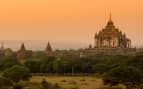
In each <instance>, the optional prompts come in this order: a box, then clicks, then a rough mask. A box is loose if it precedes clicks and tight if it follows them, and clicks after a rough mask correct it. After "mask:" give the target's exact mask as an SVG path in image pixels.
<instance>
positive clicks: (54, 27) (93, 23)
mask: <svg viewBox="0 0 143 89" xmlns="http://www.w3.org/2000/svg"><path fill="white" fill-rule="evenodd" d="M110 12H111V13H112V19H113V21H114V23H115V26H116V27H117V28H119V29H120V30H122V32H125V33H126V34H127V36H128V37H129V38H130V39H131V40H132V44H133V46H138V47H139V46H140V47H141V46H143V40H142V38H143V1H142V0H0V41H4V42H5V40H10V41H13V42H14V41H15V40H18V41H19V43H18V44H20V42H25V41H27V40H30V41H29V43H30V42H31V45H33V44H36V43H35V42H33V44H32V41H31V40H34V41H35V40H36V41H41V40H42V41H45V43H46V42H47V41H50V42H51V43H52V45H54V47H55V48H64V47H65V48H82V47H87V46H88V44H93V42H94V34H95V33H96V32H98V31H99V30H101V29H102V28H104V27H105V25H106V23H107V21H108V19H109V14H110ZM6 43H7V42H6ZM6 43H5V44H6ZM37 43H38V42H37ZM7 44H9V47H10V44H11V43H7ZM27 44H28V43H27ZM39 45H40V44H39ZM41 45H43V44H42V42H41Z"/></svg>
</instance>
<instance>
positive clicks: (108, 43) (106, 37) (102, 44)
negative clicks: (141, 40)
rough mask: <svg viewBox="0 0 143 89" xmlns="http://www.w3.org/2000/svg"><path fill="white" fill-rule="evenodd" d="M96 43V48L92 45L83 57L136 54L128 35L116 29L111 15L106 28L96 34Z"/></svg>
mask: <svg viewBox="0 0 143 89" xmlns="http://www.w3.org/2000/svg"><path fill="white" fill-rule="evenodd" d="M94 41H95V42H94V46H93V47H92V45H91V44H90V45H89V48H87V49H85V50H83V51H82V52H81V53H80V55H81V56H94V55H96V54H105V55H128V54H135V52H136V49H135V48H132V45H131V40H130V39H129V38H127V36H126V34H125V33H123V32H122V31H121V30H119V29H118V28H116V27H115V25H114V22H113V21H112V16H111V13H110V17H109V20H108V22H107V25H106V26H105V28H103V29H102V30H100V31H99V32H98V33H97V32H96V33H95V36H94Z"/></svg>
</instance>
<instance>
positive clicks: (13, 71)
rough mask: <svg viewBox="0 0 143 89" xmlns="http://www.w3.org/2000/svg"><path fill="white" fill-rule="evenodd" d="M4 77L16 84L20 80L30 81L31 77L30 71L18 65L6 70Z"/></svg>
mask: <svg viewBox="0 0 143 89" xmlns="http://www.w3.org/2000/svg"><path fill="white" fill-rule="evenodd" d="M2 76H3V77H5V78H7V79H10V80H11V81H13V82H14V83H18V82H19V81H20V80H28V79H29V78H30V77H31V75H30V71H29V69H27V68H26V67H23V66H17V65H15V66H13V67H11V68H8V69H6V70H5V71H4V73H3V74H2Z"/></svg>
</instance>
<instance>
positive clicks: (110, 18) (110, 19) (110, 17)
mask: <svg viewBox="0 0 143 89" xmlns="http://www.w3.org/2000/svg"><path fill="white" fill-rule="evenodd" d="M110 21H112V14H111V12H110V16H109V22H110Z"/></svg>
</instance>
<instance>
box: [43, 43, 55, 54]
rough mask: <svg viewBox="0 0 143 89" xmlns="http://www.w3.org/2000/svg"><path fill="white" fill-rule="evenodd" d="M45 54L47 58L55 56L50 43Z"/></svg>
mask: <svg viewBox="0 0 143 89" xmlns="http://www.w3.org/2000/svg"><path fill="white" fill-rule="evenodd" d="M45 54H46V55H47V56H54V52H53V49H52V47H51V44H50V42H48V43H47V46H46V49H45Z"/></svg>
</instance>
